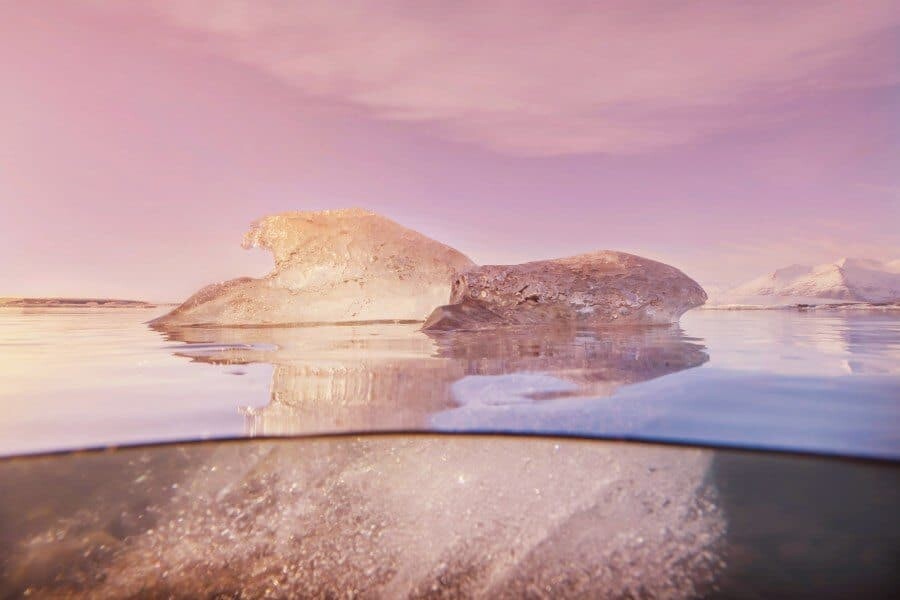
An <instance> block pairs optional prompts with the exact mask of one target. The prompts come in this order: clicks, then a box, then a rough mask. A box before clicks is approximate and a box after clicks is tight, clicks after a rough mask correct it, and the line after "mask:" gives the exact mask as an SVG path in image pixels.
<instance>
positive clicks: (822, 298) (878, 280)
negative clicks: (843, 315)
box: [711, 258, 900, 305]
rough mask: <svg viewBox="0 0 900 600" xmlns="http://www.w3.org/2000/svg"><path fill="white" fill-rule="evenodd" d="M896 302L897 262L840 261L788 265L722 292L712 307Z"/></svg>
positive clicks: (899, 266)
mask: <svg viewBox="0 0 900 600" xmlns="http://www.w3.org/2000/svg"><path fill="white" fill-rule="evenodd" d="M834 302H867V303H882V302H900V260H892V261H889V262H881V261H877V260H870V259H865V258H842V259H840V260H838V261H836V262H833V263H827V264H824V265H817V266H808V265H791V266H789V267H785V268H783V269H778V270H777V271H775V272H774V273H770V274H768V275H763V276H762V277H757V278H756V279H753V280H751V281H748V282H747V283H744V284H743V285H739V286H738V287H736V288H733V289H731V290H728V291H726V292H725V293H723V294H721V295H720V296H719V297H718V298H715V299H714V301H713V302H711V303H714V304H761V305H774V304H807V303H808V304H815V303H820V304H821V303H834Z"/></svg>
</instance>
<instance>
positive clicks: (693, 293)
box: [424, 251, 706, 330]
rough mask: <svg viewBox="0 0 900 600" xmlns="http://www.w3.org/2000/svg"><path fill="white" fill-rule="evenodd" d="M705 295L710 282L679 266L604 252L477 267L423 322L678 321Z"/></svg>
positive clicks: (429, 325) (435, 325) (436, 325)
mask: <svg viewBox="0 0 900 600" xmlns="http://www.w3.org/2000/svg"><path fill="white" fill-rule="evenodd" d="M705 301H706V293H705V292H704V291H703V288H701V287H700V285H699V284H697V282H695V281H693V280H692V279H690V278H689V277H687V276H686V275H685V274H684V273H682V272H681V271H679V270H678V269H675V268H674V267H670V266H668V265H665V264H662V263H659V262H656V261H652V260H648V259H646V258H641V257H639V256H634V255H632V254H625V253H624V252H613V251H601V252H594V253H590V254H581V255H578V256H572V257H569V258H560V259H556V260H544V261H537V262H530V263H525V264H521V265H488V266H482V267H476V268H473V269H470V270H468V271H466V272H464V273H461V274H460V275H459V276H458V277H457V278H456V280H455V281H454V283H453V289H452V296H451V299H450V304H449V305H447V306H441V307H439V308H437V309H435V311H434V312H433V313H432V314H431V316H430V317H429V318H428V320H427V321H426V322H425V326H424V328H425V329H432V330H434V329H479V328H484V327H492V326H495V325H532V324H538V323H548V322H554V321H560V320H563V321H573V322H580V323H584V324H588V325H605V324H610V323H672V322H675V321H677V320H678V318H679V317H680V316H681V315H682V314H683V313H684V312H686V311H687V310H689V309H691V308H694V307H696V306H700V305H701V304H703V303H704V302H705Z"/></svg>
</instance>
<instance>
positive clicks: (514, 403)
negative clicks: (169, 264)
mask: <svg viewBox="0 0 900 600" xmlns="http://www.w3.org/2000/svg"><path fill="white" fill-rule="evenodd" d="M162 312H164V309H162V308H159V309H152V310H150V309H128V308H114V309H105V308H86V309H78V308H66V309H62V308H56V309H43V308H4V309H0V381H2V385H0V406H2V409H3V411H4V415H5V418H4V419H3V422H2V424H0V454H2V455H11V454H18V453H32V452H41V451H53V450H65V449H72V448H83V447H95V446H108V445H121V444H133V443H143V442H158V441H171V440H182V441H183V440H193V439H207V438H223V437H250V436H273V435H293V434H310V433H331V432H357V431H454V432H527V433H543V434H560V435H574V436H588V437H609V438H628V439H637V440H650V441H653V440H660V441H674V442H683V443H688V444H691V443H693V444H708V445H716V446H736V447H749V448H763V449H787V450H798V451H808V452H816V453H825V454H841V455H851V456H860V457H880V458H893V459H896V458H900V312H896V311H886V312H880V313H879V312H868V311H831V310H820V311H809V312H797V311H788V310H784V311H714V310H702V309H701V310H693V311H691V312H689V313H687V314H686V315H684V317H682V320H681V323H680V325H679V326H675V327H665V326H657V327H610V328H604V329H590V330H585V329H565V328H562V329H560V328H544V329H542V328H533V327H532V328H529V329H527V330H498V331H496V332H485V331H481V332H468V333H467V332H434V333H423V332H421V331H419V330H418V329H419V326H418V325H410V324H370V325H341V326H315V327H291V328H278V327H258V328H248V327H244V328H202V327H182V328H178V327H174V328H169V329H165V330H154V329H151V328H149V327H148V326H147V325H146V322H147V321H149V320H150V319H152V318H153V317H155V316H157V315H159V314H161V313H162Z"/></svg>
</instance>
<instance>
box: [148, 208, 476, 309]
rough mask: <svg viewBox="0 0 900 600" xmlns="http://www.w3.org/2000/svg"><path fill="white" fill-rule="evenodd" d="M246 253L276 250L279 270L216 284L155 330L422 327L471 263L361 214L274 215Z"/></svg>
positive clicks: (247, 243)
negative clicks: (318, 325)
mask: <svg viewBox="0 0 900 600" xmlns="http://www.w3.org/2000/svg"><path fill="white" fill-rule="evenodd" d="M243 246H244V247H245V248H265V249H267V250H269V251H270V252H271V253H272V255H273V257H274V259H275V268H274V270H273V271H272V272H271V273H270V274H269V275H267V276H265V277H263V278H259V279H256V278H251V277H242V278H238V279H232V280H230V281H226V282H224V283H217V284H213V285H209V286H207V287H205V288H203V289H201V290H200V291H198V292H197V293H196V294H194V295H193V296H191V297H190V298H188V299H187V300H186V301H185V302H184V303H183V304H181V305H180V306H178V307H177V308H175V309H174V310H173V311H171V312H169V313H168V314H166V315H163V316H162V317H160V318H158V319H155V320H154V321H151V325H154V326H168V325H222V326H239V325H290V324H300V323H343V322H367V321H417V322H420V321H423V320H424V319H425V317H427V316H428V314H429V313H430V312H431V310H432V309H433V308H434V307H435V306H439V305H441V304H445V303H446V302H447V299H448V298H449V297H450V285H451V282H452V281H453V280H454V278H455V277H456V275H457V273H459V272H461V271H463V270H466V269H468V268H470V267H472V266H474V264H473V263H472V261H471V260H469V259H468V258H467V257H466V256H464V255H463V254H461V253H460V252H457V251H456V250H454V249H453V248H450V247H449V246H445V245H444V244H441V243H439V242H436V241H434V240H432V239H430V238H428V237H426V236H424V235H422V234H420V233H418V232H416V231H413V230H411V229H407V228H406V227H403V226H402V225H399V224H398V223H395V222H394V221H392V220H390V219H387V218H385V217H382V216H380V215H377V214H375V213H373V212H370V211H367V210H363V209H359V208H351V209H341V210H324V211H316V212H288V213H283V214H278V215H273V216H269V217H266V218H264V219H261V220H259V221H257V222H256V223H254V224H253V225H252V227H251V228H250V231H248V232H247V234H246V235H245V236H244V243H243Z"/></svg>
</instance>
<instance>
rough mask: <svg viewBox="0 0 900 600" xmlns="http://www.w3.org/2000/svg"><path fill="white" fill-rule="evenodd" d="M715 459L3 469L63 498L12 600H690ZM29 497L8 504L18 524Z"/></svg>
mask: <svg viewBox="0 0 900 600" xmlns="http://www.w3.org/2000/svg"><path fill="white" fill-rule="evenodd" d="M712 459H713V452H712V451H710V450H703V449H693V448H665V447H656V446H644V445H622V444H616V443H604V442H587V441H577V440H562V439H528V438H504V437H470V436H452V437H436V436H376V437H356V436H354V437H336V438H319V439H316V438H313V439H298V440H284V441H280V442H279V441H248V442H241V443H212V444H196V445H184V446H169V447H161V448H157V449H152V448H142V449H134V450H125V451H121V452H103V453H87V454H74V455H71V456H69V457H64V458H63V459H60V460H56V459H55V458H50V459H37V461H32V462H31V463H30V465H29V466H30V469H29V470H26V471H24V472H23V471H21V470H17V469H16V467H17V464H18V463H12V464H10V463H4V464H0V475H2V476H3V481H12V482H16V483H19V482H21V483H20V485H19V486H17V489H23V490H25V493H27V491H28V490H33V489H41V485H46V482H47V481H50V482H53V484H54V485H55V487H54V489H56V490H59V494H58V495H56V494H46V493H44V494H40V496H38V497H36V499H35V501H34V502H32V503H31V504H30V505H28V506H27V507H24V506H23V507H21V508H20V511H21V512H22V513H26V512H27V513H28V514H29V515H31V516H30V517H29V518H28V519H21V518H20V519H10V520H9V523H8V525H9V527H8V528H7V530H6V531H3V532H2V538H3V541H4V542H5V543H6V544H7V545H6V547H8V548H11V549H13V550H12V552H10V553H9V558H8V559H7V561H6V564H5V565H3V566H5V567H6V571H5V572H6V573H8V574H9V576H8V577H6V578H0V595H2V596H3V597H19V596H22V595H29V594H30V595H32V596H33V597H36V598H43V597H66V598H69V597H86V598H135V597H151V598H156V597H160V598H165V597H173V596H174V597H183V598H213V597H216V598H238V597H240V598H357V597H358V598H523V597H564V598H576V597H577V598H596V597H610V598H633V597H648V598H694V597H698V596H701V595H703V594H705V593H708V592H709V591H710V589H711V585H712V584H713V582H714V580H715V579H716V576H717V574H718V573H719V572H720V571H721V570H722V568H723V566H724V565H723V562H722V555H721V554H720V553H721V550H722V547H723V541H724V536H725V532H726V521H725V515H724V512H723V510H722V508H721V507H720V506H719V503H718V499H717V494H716V490H715V488H714V487H713V486H712V485H710V483H709V482H708V473H709V467H710V464H711V461H712ZM54 461H55V462H54ZM44 489H46V488H44ZM61 496H65V498H66V500H65V502H62V501H60V500H58V497H61ZM20 497H21V496H20V495H17V494H12V495H8V497H6V498H4V503H5V506H3V508H4V509H7V511H6V512H7V514H17V513H12V512H10V511H9V508H10V507H11V506H12V507H15V506H16V505H17V504H19V505H20V506H21V504H24V503H22V502H18V503H17V502H16V500H17V498H20ZM35 505H36V506H37V507H38V508H39V509H41V510H36V509H35V508H34V507H35ZM54 507H56V508H55V509H54ZM29 511H30V512H29ZM32 513H33V514H32ZM538 592H540V593H538Z"/></svg>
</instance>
